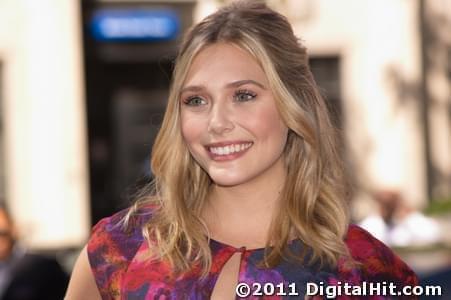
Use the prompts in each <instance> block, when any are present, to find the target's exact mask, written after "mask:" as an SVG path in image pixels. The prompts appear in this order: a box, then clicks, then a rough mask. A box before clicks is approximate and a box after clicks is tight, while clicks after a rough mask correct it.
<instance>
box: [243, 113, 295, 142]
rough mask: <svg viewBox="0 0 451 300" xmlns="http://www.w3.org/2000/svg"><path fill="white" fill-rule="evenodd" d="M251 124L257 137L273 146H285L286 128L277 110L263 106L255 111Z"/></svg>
mask: <svg viewBox="0 0 451 300" xmlns="http://www.w3.org/2000/svg"><path fill="white" fill-rule="evenodd" d="M252 120H253V121H252V122H251V123H250V125H249V126H251V127H252V128H253V129H254V130H253V131H254V132H255V133H256V134H257V135H258V136H259V138H260V139H261V140H263V141H265V142H266V143H269V144H271V145H273V146H277V145H279V144H282V145H280V146H281V147H282V148H283V147H284V146H285V141H286V137H287V134H288V128H287V127H286V126H285V124H284V123H283V121H282V120H281V118H280V115H279V113H278V111H277V110H276V109H275V108H273V107H270V108H264V109H260V110H258V111H256V112H255V114H254V118H252Z"/></svg>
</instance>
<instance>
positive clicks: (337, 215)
mask: <svg viewBox="0 0 451 300" xmlns="http://www.w3.org/2000/svg"><path fill="white" fill-rule="evenodd" d="M219 42H223V43H231V44H235V45H237V46H238V47H240V48H242V49H244V50H246V51H247V52H248V53H250V54H251V55H252V56H253V57H254V58H255V59H256V60H257V61H258V62H259V64H260V65H261V67H262V69H263V70H264V72H265V74H266V76H267V78H268V80H269V83H270V89H271V90H272V92H273V94H274V97H275V101H276V105H277V109H278V111H279V113H280V115H281V118H282V120H283V121H284V123H285V124H286V126H287V127H288V128H289V133H288V138H287V143H286V147H285V149H284V153H283V155H284V158H285V159H284V161H285V167H286V170H287V177H286V178H287V179H286V183H285V184H284V187H283V189H282V192H281V195H280V206H279V209H278V211H277V212H275V213H276V215H275V218H274V219H273V222H272V225H271V228H270V234H269V236H270V237H271V238H270V240H268V241H267V247H266V250H267V251H265V257H264V261H263V265H264V266H266V267H271V266H274V265H276V264H277V263H278V262H279V261H280V259H282V258H284V257H285V255H286V253H287V252H286V250H287V247H286V245H287V243H288V241H289V240H290V238H292V235H293V233H294V234H295V236H296V237H297V238H299V239H300V240H302V241H303V242H304V244H305V245H306V246H307V249H309V250H310V251H309V252H310V255H308V257H309V258H310V262H312V263H314V262H319V263H320V264H321V265H322V264H327V265H330V266H336V264H337V262H338V259H339V258H340V257H343V256H348V255H349V254H348V251H347V249H346V246H345V244H344V241H343V238H344V236H345V234H346V230H347V226H348V215H347V207H346V205H345V197H346V191H345V184H344V178H345V176H344V172H343V168H342V165H341V159H340V148H339V147H338V145H339V141H338V139H337V133H336V130H335V129H334V127H333V125H332V123H331V121H330V118H329V115H328V109H327V106H326V103H325V101H324V99H323V98H322V96H321V94H320V92H319V90H318V87H317V85H316V83H315V81H314V78H313V76H312V73H311V71H310V69H309V65H308V56H307V52H306V48H305V47H304V46H303V45H302V44H301V42H300V41H299V40H298V39H297V38H296V36H295V35H294V33H293V30H292V28H291V25H290V24H289V22H288V21H287V19H286V18H285V17H284V16H282V15H280V14H279V13H277V12H275V11H273V10H272V9H270V8H268V7H267V6H266V5H265V4H264V3H262V2H260V1H235V2H232V3H231V4H229V5H227V6H225V7H223V8H221V9H219V10H218V11H217V12H215V13H213V14H212V15H210V16H208V17H206V18H205V19H204V20H203V21H201V22H200V23H198V24H197V25H195V26H194V27H192V28H191V29H190V30H189V31H188V32H187V34H186V35H185V37H184V40H183V42H182V44H181V47H180V50H179V53H178V56H177V58H176V63H175V68H174V73H173V80H172V83H171V88H170V93H169V99H168V105H167V109H166V113H165V115H164V119H163V122H162V125H161V129H160V131H159V133H158V136H157V138H156V140H155V144H154V146H153V150H152V159H151V168H152V172H153V174H154V176H155V179H154V181H153V182H152V186H151V191H150V192H149V193H145V195H144V196H143V197H141V199H139V200H138V201H137V203H136V204H135V206H134V208H133V209H131V210H130V212H129V214H128V217H131V216H132V215H133V214H134V213H135V212H136V210H137V209H138V208H139V207H140V206H142V205H149V203H151V204H152V205H153V207H154V208H155V210H154V211H153V216H152V218H151V220H150V221H149V222H148V223H147V224H146V225H145V226H144V228H143V233H144V236H145V237H146V239H147V241H148V243H150V244H151V247H152V249H153V250H152V252H153V254H154V256H155V258H158V259H167V260H168V261H169V262H170V263H171V264H172V265H173V266H174V267H175V269H176V270H178V271H184V270H187V269H189V268H191V267H192V266H193V264H194V265H197V266H200V267H201V268H202V270H203V274H204V275H205V274H206V273H207V272H208V271H209V268H210V266H211V253H210V248H209V244H208V229H207V228H206V226H205V225H204V223H203V221H202V219H201V216H200V213H201V210H202V208H203V207H204V204H205V203H206V199H207V195H208V189H209V186H210V184H211V183H212V181H211V179H210V178H209V176H208V174H207V173H206V172H205V171H204V170H203V169H201V167H200V166H199V165H198V164H197V163H196V161H195V160H194V159H193V157H192V156H191V155H190V153H189V150H188V148H187V146H186V145H185V144H184V141H183V138H182V134H181V127H180V101H179V97H180V95H179V92H180V90H181V88H182V86H183V84H184V81H185V78H186V75H187V72H188V69H189V67H190V65H191V63H192V61H193V59H194V57H195V56H196V55H197V54H198V53H199V52H200V51H201V50H202V49H204V48H205V47H207V46H209V45H212V44H215V43H219ZM269 245H270V246H271V247H269ZM289 255H291V256H294V257H297V258H299V259H302V258H303V257H304V256H305V255H306V252H303V253H289Z"/></svg>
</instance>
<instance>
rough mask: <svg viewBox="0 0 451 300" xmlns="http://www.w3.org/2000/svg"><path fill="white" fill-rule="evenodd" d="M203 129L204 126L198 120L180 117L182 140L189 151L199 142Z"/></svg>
mask: <svg viewBox="0 0 451 300" xmlns="http://www.w3.org/2000/svg"><path fill="white" fill-rule="evenodd" d="M203 128H205V124H202V121H201V120H199V119H198V118H192V117H189V116H184V115H182V116H181V131H182V136H183V140H184V141H185V143H186V144H187V146H188V147H189V148H190V150H191V149H192V147H193V145H194V144H195V143H199V142H200V140H201V136H202V132H203Z"/></svg>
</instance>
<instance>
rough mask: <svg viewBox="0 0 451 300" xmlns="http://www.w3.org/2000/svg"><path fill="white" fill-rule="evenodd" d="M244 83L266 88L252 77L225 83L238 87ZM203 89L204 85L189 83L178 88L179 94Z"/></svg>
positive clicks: (228, 86) (227, 86) (228, 85)
mask: <svg viewBox="0 0 451 300" xmlns="http://www.w3.org/2000/svg"><path fill="white" fill-rule="evenodd" d="M245 84H254V85H256V86H258V87H260V88H262V89H264V90H266V87H265V86H264V85H263V84H262V83H260V82H258V81H255V80H252V79H244V80H237V81H233V82H230V83H228V84H226V88H231V87H239V86H242V85H245ZM203 89H205V86H203V85H189V86H186V87H184V88H182V89H181V90H180V94H182V93H184V92H188V91H192V92H198V91H201V90H203Z"/></svg>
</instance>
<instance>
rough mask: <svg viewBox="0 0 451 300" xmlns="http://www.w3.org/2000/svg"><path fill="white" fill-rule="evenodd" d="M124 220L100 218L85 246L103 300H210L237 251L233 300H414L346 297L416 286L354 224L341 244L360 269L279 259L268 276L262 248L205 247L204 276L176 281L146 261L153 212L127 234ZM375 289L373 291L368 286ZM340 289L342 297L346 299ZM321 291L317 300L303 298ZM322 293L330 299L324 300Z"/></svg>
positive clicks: (163, 266)
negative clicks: (146, 232)
mask: <svg viewBox="0 0 451 300" xmlns="http://www.w3.org/2000/svg"><path fill="white" fill-rule="evenodd" d="M125 213H126V211H125V210H124V211H121V212H119V213H117V214H115V215H113V216H111V217H108V218H105V219H102V220H101V221H100V222H99V223H97V224H96V225H95V226H94V228H93V230H92V235H91V238H90V240H89V242H88V248H87V249H88V258H89V263H90V265H91V269H92V272H93V275H94V278H95V281H96V284H97V287H98V289H99V291H100V294H101V296H102V299H136V300H138V299H145V300H150V299H152V300H153V299H155V300H157V299H158V300H164V299H168V300H169V299H171V300H176V299H177V300H178V299H181V300H183V299H192V300H194V299H196V300H197V299H210V296H211V294H212V291H213V288H214V286H215V283H216V281H217V279H218V276H219V274H220V272H221V270H222V267H223V266H224V265H225V263H226V262H227V261H228V259H229V258H230V257H232V255H233V254H235V253H237V252H241V262H240V268H239V274H238V283H240V284H241V285H245V287H244V290H243V292H244V294H240V295H241V297H240V296H238V295H237V299H241V298H244V299H307V298H311V299H323V298H324V299H326V296H327V295H329V296H335V297H334V298H335V299H416V298H415V297H414V296H405V297H402V296H396V297H395V296H387V295H385V296H383V295H370V294H369V293H370V291H369V290H368V289H367V290H366V292H367V294H366V295H365V294H363V293H362V290H361V289H360V290H358V291H357V290H353V291H351V288H352V287H362V286H366V287H368V285H369V284H372V285H373V293H374V291H376V293H379V294H387V291H388V289H389V284H392V285H394V286H396V288H397V291H399V289H400V288H401V287H403V286H415V285H417V284H418V279H417V277H416V275H415V273H414V272H412V270H410V268H409V267H408V266H407V265H406V264H405V263H404V262H403V261H402V260H400V259H399V258H398V257H397V256H396V255H395V254H394V253H393V252H392V251H391V250H390V249H389V248H388V247H387V246H385V245H384V244H383V243H381V242H380V241H379V240H377V239H376V238H374V237H373V236H371V235H370V234H369V233H368V232H366V231H365V230H363V229H362V228H360V227H358V226H356V225H350V226H349V228H348V232H347V235H346V238H345V243H346V245H347V246H348V248H349V251H350V253H351V255H352V257H353V258H354V260H355V261H357V262H359V263H360V264H358V266H357V267H356V266H355V264H354V266H350V264H347V263H346V260H345V259H341V260H339V263H338V266H337V267H336V268H335V269H331V268H319V266H318V265H308V264H306V263H302V262H298V261H294V260H291V261H290V260H282V261H281V262H280V263H279V264H278V265H277V266H276V267H274V268H272V269H267V268H265V269H263V268H260V267H259V266H258V263H259V261H261V259H262V258H263V255H264V249H253V250H247V249H245V248H235V247H232V246H230V245H226V244H224V243H221V242H218V241H215V240H210V248H211V253H212V267H211V269H210V271H209V274H208V275H207V276H206V277H201V276H200V274H201V270H200V269H199V268H195V267H193V268H192V269H191V270H189V271H188V272H186V273H184V274H178V275H177V276H176V275H174V272H173V271H172V270H171V267H170V265H169V264H168V263H167V262H165V261H155V260H151V259H149V256H148V255H149V251H148V250H149V248H148V247H149V245H148V243H147V242H146V240H145V239H144V237H143V235H142V232H141V229H142V226H143V225H144V224H145V223H146V222H147V221H148V220H149V218H151V216H152V211H151V210H150V209H149V211H141V212H140V213H139V214H137V215H135V216H134V217H133V219H132V222H133V226H131V228H132V229H131V230H124V229H123V226H121V222H120V221H121V219H122V218H123V216H124V214H125ZM288 247H290V248H291V250H293V252H298V253H299V251H300V250H302V247H303V243H302V242H301V241H300V240H294V241H292V242H290V244H289V245H288ZM376 283H378V284H379V286H378V287H374V286H375V285H376ZM346 286H348V287H347V288H348V290H347V293H348V295H345V293H346V291H345V288H346ZM349 286H351V287H349ZM334 287H335V288H334ZM384 288H385V290H384ZM377 289H378V290H377ZM321 290H322V291H323V296H312V297H310V296H309V295H312V293H315V292H320V291H321ZM326 290H327V291H329V293H331V292H334V293H335V294H333V295H332V294H327V293H326ZM377 291H379V292H377ZM246 292H247V293H246ZM351 292H352V295H349V293H351ZM306 295H307V296H308V297H307V296H306Z"/></svg>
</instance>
